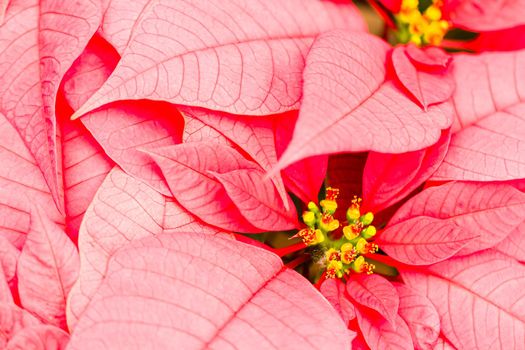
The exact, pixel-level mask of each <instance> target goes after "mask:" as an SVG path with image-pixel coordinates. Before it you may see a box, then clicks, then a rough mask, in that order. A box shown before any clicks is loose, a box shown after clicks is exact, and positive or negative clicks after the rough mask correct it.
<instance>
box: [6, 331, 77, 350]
mask: <svg viewBox="0 0 525 350" xmlns="http://www.w3.org/2000/svg"><path fill="white" fill-rule="evenodd" d="M68 341H69V334H67V333H66V332H64V331H63V330H61V329H60V328H56V327H53V326H48V325H38V326H31V327H27V328H24V329H22V330H21V331H20V332H18V333H17V334H16V335H15V336H14V337H13V338H12V339H11V341H9V343H8V344H7V347H6V350H28V349H31V350H64V349H65V348H66V345H67V343H68Z"/></svg>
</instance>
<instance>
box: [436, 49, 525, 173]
mask: <svg viewBox="0 0 525 350" xmlns="http://www.w3.org/2000/svg"><path fill="white" fill-rule="evenodd" d="M524 72H525V51H524V50H522V51H515V52H509V53H485V54H481V55H477V56H471V55H456V56H455V57H454V76H455V80H456V82H457V87H456V91H455V93H454V96H453V103H454V106H455V110H456V115H457V118H456V121H455V124H454V127H453V131H459V132H457V134H455V135H453V136H452V139H451V142H450V147H449V151H448V153H447V156H446V157H445V160H444V161H443V164H442V165H441V166H440V168H439V169H438V170H437V172H436V174H435V175H434V177H433V179H435V180H437V181H442V180H474V181H495V180H498V181H499V180H512V179H520V178H524V177H525V158H524V154H525V139H524V135H525V119H524V118H525V117H524V115H525V84H524V83H523V81H522V79H520V78H519V77H520V76H522V75H523V73H524Z"/></svg>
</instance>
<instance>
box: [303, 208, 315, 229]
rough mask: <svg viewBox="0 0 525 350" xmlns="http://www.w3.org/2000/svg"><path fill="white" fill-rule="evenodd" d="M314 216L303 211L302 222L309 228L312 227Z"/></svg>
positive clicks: (309, 212)
mask: <svg viewBox="0 0 525 350" xmlns="http://www.w3.org/2000/svg"><path fill="white" fill-rule="evenodd" d="M315 221H316V219H315V214H314V213H313V212H311V211H305V212H303V222H304V223H305V224H306V225H308V226H310V227H314V225H315Z"/></svg>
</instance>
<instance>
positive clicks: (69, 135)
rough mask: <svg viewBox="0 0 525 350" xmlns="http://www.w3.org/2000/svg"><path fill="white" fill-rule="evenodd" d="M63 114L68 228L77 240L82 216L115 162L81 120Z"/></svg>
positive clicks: (62, 106) (62, 128) (71, 235)
mask: <svg viewBox="0 0 525 350" xmlns="http://www.w3.org/2000/svg"><path fill="white" fill-rule="evenodd" d="M61 108H63V110H70V107H69V106H64V105H61ZM61 117H63V118H61V120H60V121H59V127H60V133H61V141H62V163H63V170H62V172H63V179H64V192H65V198H64V203H65V210H66V231H67V233H68V235H69V236H70V237H71V239H72V240H73V241H74V242H76V240H77V238H78V230H79V228H80V222H81V221H82V216H83V215H84V212H85V211H86V209H87V207H88V205H89V203H91V200H92V199H93V197H94V195H95V192H96V191H97V189H98V188H99V186H100V184H102V181H103V180H104V178H105V177H106V175H107V174H108V173H109V171H110V170H111V168H112V167H113V162H112V161H111V160H110V159H109V158H108V157H107V156H106V155H105V154H104V151H103V150H102V149H101V148H100V146H99V145H98V144H97V142H96V141H95V140H94V139H93V137H92V136H91V134H90V133H89V132H88V131H87V129H86V128H85V127H84V126H83V125H82V123H81V122H80V121H78V120H75V121H71V120H69V116H61Z"/></svg>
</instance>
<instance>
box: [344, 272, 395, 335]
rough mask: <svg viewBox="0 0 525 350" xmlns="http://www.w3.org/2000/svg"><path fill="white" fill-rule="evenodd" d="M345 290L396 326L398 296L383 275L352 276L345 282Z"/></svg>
mask: <svg viewBox="0 0 525 350" xmlns="http://www.w3.org/2000/svg"><path fill="white" fill-rule="evenodd" d="M346 291H347V293H348V295H350V296H351V297H352V299H354V300H355V301H356V302H358V303H359V304H361V305H363V306H366V307H368V308H370V309H373V310H375V311H377V312H378V313H379V314H380V315H381V316H383V317H384V318H385V319H386V320H387V321H388V322H390V323H391V324H392V326H393V327H394V328H395V327H396V319H397V310H398V307H399V296H398V295H397V291H396V289H395V288H394V286H393V285H392V284H391V283H390V282H389V281H388V280H387V279H385V278H384V277H383V276H379V275H360V274H357V275H355V276H352V278H350V279H349V280H348V281H347V282H346Z"/></svg>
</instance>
